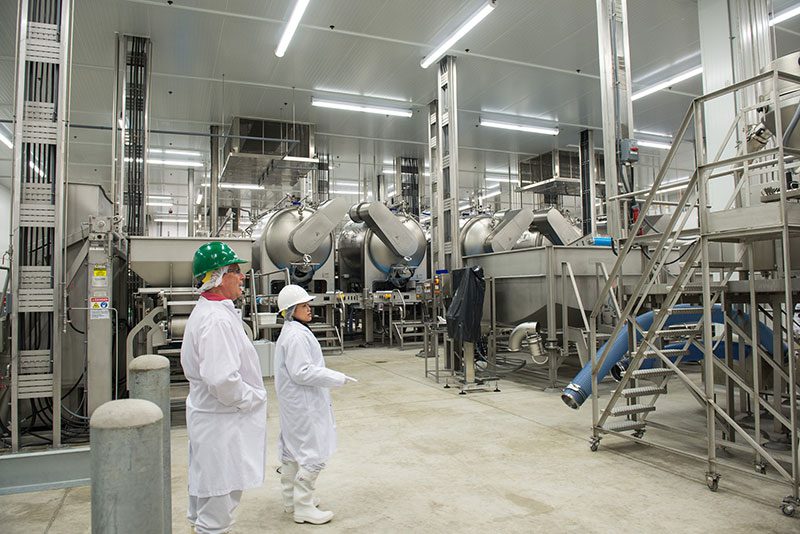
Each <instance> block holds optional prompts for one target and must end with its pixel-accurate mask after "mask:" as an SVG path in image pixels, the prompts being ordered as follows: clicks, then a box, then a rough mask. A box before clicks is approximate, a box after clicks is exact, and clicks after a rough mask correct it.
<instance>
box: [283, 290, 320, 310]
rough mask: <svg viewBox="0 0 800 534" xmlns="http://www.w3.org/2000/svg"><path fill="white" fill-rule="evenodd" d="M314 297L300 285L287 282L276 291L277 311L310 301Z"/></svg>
mask: <svg viewBox="0 0 800 534" xmlns="http://www.w3.org/2000/svg"><path fill="white" fill-rule="evenodd" d="M312 300H314V297H312V296H311V295H309V294H308V293H306V290H305V289H303V288H302V287H300V286H297V285H294V284H289V285H288V286H284V288H283V289H281V292H280V293H278V308H279V310H278V311H286V310H288V309H289V308H291V307H292V306H295V305H297V304H301V303H303V302H311V301H312Z"/></svg>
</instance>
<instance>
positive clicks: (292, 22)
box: [275, 0, 310, 57]
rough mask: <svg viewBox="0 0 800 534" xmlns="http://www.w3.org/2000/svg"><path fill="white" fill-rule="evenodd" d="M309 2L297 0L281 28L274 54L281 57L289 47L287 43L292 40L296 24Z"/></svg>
mask: <svg viewBox="0 0 800 534" xmlns="http://www.w3.org/2000/svg"><path fill="white" fill-rule="evenodd" d="M309 2H310V0H297V3H296V4H295V5H294V9H293V10H292V14H291V15H290V16H289V22H287V23H286V27H285V28H284V29H283V35H281V40H280V41H279V42H278V48H276V49H275V55H276V56H278V57H283V54H285V53H286V49H287V48H289V43H290V42H292V37H294V32H295V31H297V26H299V25H300V19H301V18H303V13H304V12H305V10H306V8H307V7H308V3H309Z"/></svg>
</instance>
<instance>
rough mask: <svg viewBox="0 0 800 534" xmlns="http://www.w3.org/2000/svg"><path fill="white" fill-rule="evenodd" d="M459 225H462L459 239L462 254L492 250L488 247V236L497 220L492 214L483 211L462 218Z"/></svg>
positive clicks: (471, 254) (469, 254)
mask: <svg viewBox="0 0 800 534" xmlns="http://www.w3.org/2000/svg"><path fill="white" fill-rule="evenodd" d="M459 226H461V236H460V239H459V241H460V244H461V255H462V256H474V255H475V254H484V253H486V252H491V250H488V249H487V247H486V238H487V237H489V234H491V233H492V230H494V226H495V220H494V218H493V217H492V216H491V215H487V214H485V213H481V214H478V215H473V216H472V217H470V218H469V219H461V220H460V221H459Z"/></svg>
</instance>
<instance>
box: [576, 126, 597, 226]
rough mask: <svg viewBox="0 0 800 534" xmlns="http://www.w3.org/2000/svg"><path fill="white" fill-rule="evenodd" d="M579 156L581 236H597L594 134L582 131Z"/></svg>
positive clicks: (590, 131)
mask: <svg viewBox="0 0 800 534" xmlns="http://www.w3.org/2000/svg"><path fill="white" fill-rule="evenodd" d="M580 136H581V137H580V144H579V151H578V153H579V156H580V164H581V208H582V209H581V219H582V220H583V223H582V226H583V235H591V236H595V235H597V222H596V221H595V219H596V218H597V213H596V212H597V205H596V202H597V189H596V185H597V172H596V170H595V168H594V160H595V151H594V132H593V131H592V130H583V131H581V134H580Z"/></svg>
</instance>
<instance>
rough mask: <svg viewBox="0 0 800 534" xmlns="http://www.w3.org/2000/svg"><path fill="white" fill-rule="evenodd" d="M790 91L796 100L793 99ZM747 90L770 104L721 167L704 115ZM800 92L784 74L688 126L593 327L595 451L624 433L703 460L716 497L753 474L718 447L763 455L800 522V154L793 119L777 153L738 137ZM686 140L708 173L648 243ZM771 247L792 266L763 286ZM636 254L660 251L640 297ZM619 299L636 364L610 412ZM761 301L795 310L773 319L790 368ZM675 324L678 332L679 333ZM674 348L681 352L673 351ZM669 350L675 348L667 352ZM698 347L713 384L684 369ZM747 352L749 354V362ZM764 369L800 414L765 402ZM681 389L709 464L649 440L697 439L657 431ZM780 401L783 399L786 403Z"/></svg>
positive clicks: (691, 117) (691, 118) (693, 110)
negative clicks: (726, 485)
mask: <svg viewBox="0 0 800 534" xmlns="http://www.w3.org/2000/svg"><path fill="white" fill-rule="evenodd" d="M787 86H789V87H790V89H791V90H790V91H787V90H786V88H787ZM779 88H780V90H779ZM745 91H755V92H757V93H758V94H762V95H764V96H763V97H762V98H761V100H760V102H759V104H758V106H760V107H757V106H755V105H754V106H751V107H746V106H743V107H742V109H741V110H740V111H739V112H738V115H737V117H736V119H735V121H734V123H733V124H732V125H731V126H730V129H729V130H728V133H727V137H726V140H725V142H723V144H722V146H721V147H720V148H719V151H718V152H717V153H716V155H715V156H714V157H708V149H709V147H708V146H707V145H706V139H707V136H706V134H705V129H706V128H707V127H711V126H712V125H707V124H706V123H705V121H704V118H703V116H704V106H705V105H706V104H707V103H708V102H710V101H713V100H715V99H717V98H720V97H729V96H730V94H731V93H737V96H738V93H739V92H745ZM798 91H800V78H798V77H797V76H793V75H790V74H786V73H783V72H779V71H775V70H773V71H769V72H766V73H764V74H761V75H759V76H756V77H754V78H751V79H749V80H746V81H744V82H741V83H738V84H735V85H733V86H731V87H728V88H726V89H723V90H720V91H717V92H714V93H711V94H708V95H705V96H703V97H700V98H698V99H696V100H695V101H694V103H693V104H692V106H691V107H690V109H689V110H688V111H687V113H686V115H685V117H684V118H683V121H682V122H681V126H680V128H679V129H678V132H677V134H676V136H675V140H674V141H673V144H672V148H671V149H670V150H669V152H668V154H667V156H666V158H665V161H664V163H663V166H662V168H661V170H660V171H659V173H658V175H657V176H656V178H655V181H654V184H653V186H652V189H651V190H650V192H649V194H648V195H647V198H646V200H645V202H644V205H643V206H642V208H641V211H640V216H639V218H638V220H637V221H636V222H635V224H634V225H633V227H632V228H631V230H630V232H629V234H628V235H629V236H631V237H629V238H628V239H626V240H624V242H623V243H624V244H622V246H621V249H620V251H619V254H618V258H617V261H616V264H615V265H614V267H613V269H612V270H611V273H610V274H609V276H608V280H607V283H606V285H605V287H604V288H603V290H602V291H601V293H600V295H599V297H598V299H597V301H596V302H597V304H596V305H595V308H594V309H593V310H592V313H591V316H590V318H589V322H590V332H589V351H590V358H591V361H592V421H593V425H592V436H591V438H590V447H591V449H592V451H596V450H598V446H599V443H600V440H601V438H602V437H603V436H605V435H613V436H616V437H622V438H625V439H630V440H634V441H636V442H639V443H645V444H648V445H653V446H656V447H658V448H660V449H666V450H669V451H670V452H675V453H679V454H683V455H686V456H689V457H693V458H696V459H701V460H703V461H704V462H706V464H707V469H706V481H707V484H708V487H709V488H710V489H711V490H712V491H716V490H717V488H718V483H719V478H720V475H719V473H718V467H719V466H720V465H724V466H725V467H726V468H728V467H729V468H733V469H738V470H740V471H747V472H750V471H749V470H746V469H743V468H742V467H741V466H739V465H736V464H735V463H732V462H727V461H723V460H721V459H719V458H718V457H717V449H718V448H719V447H723V446H724V447H727V448H730V449H732V450H737V451H743V452H745V453H747V454H749V455H752V458H753V463H754V466H755V469H756V472H758V473H763V472H764V471H765V470H766V466H767V465H769V466H771V467H772V468H774V470H775V472H777V474H778V475H779V477H780V478H781V479H782V482H784V483H786V484H787V485H788V486H789V487H790V488H791V490H792V494H791V495H790V496H788V497H786V499H784V501H783V502H782V510H783V512H784V513H785V514H786V515H793V514H794V512H795V510H796V508H797V506H800V500H798V496H799V495H798V491H799V489H800V465H799V463H798V446H799V444H798V436H800V432H799V431H798V412H797V404H798V396H800V387H798V386H797V383H798V382H797V374H796V369H795V366H796V363H795V359H794V357H793V355H794V349H793V339H792V336H791V330H792V329H791V324H789V325H785V323H786V322H787V319H786V317H787V316H788V318H789V319H788V322H790V321H791V315H792V311H793V310H794V302H795V301H796V300H797V296H798V294H800V287H798V285H797V284H796V281H795V280H793V279H792V277H791V276H790V274H791V271H792V265H791V255H790V243H791V239H792V238H796V236H798V235H800V204H798V203H796V202H792V201H789V200H788V197H787V183H786V182H787V180H786V179H785V178H784V177H785V176H787V174H786V171H787V167H788V166H797V160H796V159H794V157H796V156H799V155H800V151H799V150H797V149H795V148H791V147H788V146H784V130H783V128H782V126H781V122H780V116H781V113H774V116H775V119H774V120H775V127H774V130H775V132H776V133H777V135H775V136H774V137H773V138H772V140H771V141H770V144H769V145H767V146H764V147H758V148H756V149H755V150H754V149H753V146H752V145H750V144H748V143H746V142H738V143H737V142H736V138H735V137H734V136H735V135H736V132H744V131H746V130H747V128H746V127H747V125H748V122H750V121H752V120H753V117H754V116H755V115H757V114H758V113H763V112H764V110H770V109H772V110H776V109H777V110H780V109H782V107H785V106H791V107H792V110H794V108H795V107H797V106H798V104H797V103H796V102H794V103H787V102H788V100H786V99H787V95H791V94H794V95H795V96H796V95H797V92H798ZM767 113H768V111H767ZM714 126H716V125H714ZM789 133H791V132H789ZM785 137H786V138H788V137H789V136H788V135H786V136H785ZM684 141H687V142H691V143H693V144H694V145H695V154H696V163H697V167H696V170H695V172H694V173H693V174H692V176H691V177H690V178H689V179H688V182H687V183H686V189H685V191H684V192H683V193H682V194H681V196H680V200H679V201H678V202H677V204H675V207H674V211H673V213H672V215H671V216H670V219H669V222H668V223H667V225H666V227H665V229H664V230H663V231H662V232H661V233H657V234H645V235H641V234H642V232H641V230H642V229H643V223H644V221H645V216H646V215H647V214H648V213H650V212H651V209H652V208H653V206H654V205H656V204H658V203H657V200H658V198H660V195H662V194H663V192H662V191H661V190H662V188H663V187H664V183H663V182H664V177H665V175H666V174H667V171H668V170H669V169H670V167H671V166H672V164H673V161H674V160H675V157H676V154H677V152H678V148H679V145H680V144H681V142H684ZM728 143H731V144H734V145H735V146H736V147H737V151H736V154H735V155H734V156H726V157H723V156H722V154H723V149H724V148H725V146H726V145H727V144H728ZM723 176H732V179H733V183H734V184H735V187H734V191H733V194H732V195H731V197H730V199H728V202H727V205H726V208H725V209H724V210H718V211H712V209H711V206H710V204H711V202H710V198H709V183H710V182H712V181H713V180H715V179H717V178H720V177H723ZM773 183H774V184H775V187H774V189H775V191H774V192H773V194H772V196H771V198H769V200H763V197H762V199H761V200H760V201H759V200H758V191H759V190H760V189H761V188H764V187H765V185H772V184H773ZM668 185H669V184H668ZM751 188H754V189H755V190H756V195H755V199H756V200H753V198H754V197H753V195H752V194H750V189H751ZM745 193H747V194H745ZM621 196H624V195H621ZM775 203H777V204H778V205H779V206H780V208H779V209H775V208H774V207H773V205H774V204H775ZM693 214H696V223H695V224H696V226H697V227H696V228H693V229H691V228H689V224H687V223H688V222H689V221H690V219H692V215H693ZM689 240H691V241H689ZM767 240H770V242H775V243H780V248H781V250H782V252H781V254H780V257H778V253H777V252H776V253H775V255H776V263H777V264H778V265H777V267H776V268H775V269H774V271H773V272H771V273H770V275H769V276H763V275H759V273H758V272H757V271H756V270H755V269H754V267H753V266H754V261H755V252H754V241H767ZM715 242H723V243H735V244H736V245H735V247H736V251H737V252H736V254H735V255H736V258H735V260H734V261H727V262H718V261H716V262H715V261H712V257H711V254H710V250H709V245H710V243H715ZM731 246H732V245H731ZM635 247H636V248H642V249H643V250H644V251H645V252H649V256H648V257H649V260H648V262H647V264H646V266H645V268H644V269H643V274H642V276H641V278H640V279H639V281H638V282H637V283H636V284H635V285H634V286H633V287H632V288H626V287H623V281H622V277H621V267H622V265H623V262H624V261H625V258H626V256H627V255H628V254H629V253H630V252H631V251H632V250H633V249H634V248H635ZM775 248H777V247H775ZM679 251H681V252H680V255H679V256H678V258H679V259H680V260H682V263H678V265H680V269H679V270H678V271H677V273H674V272H670V271H669V268H668V267H669V265H670V263H675V262H676V259H675V257H676V255H678V253H679ZM794 267H795V268H797V266H794ZM787 273H789V274H788V275H787ZM733 286H736V287H735V288H734V287H733ZM776 295H777V296H776ZM614 296H616V298H617V299H618V300H619V302H621V303H623V302H624V307H622V309H621V310H620V311H619V317H618V321H617V324H616V326H615V327H614V329H613V331H612V332H611V335H610V339H612V340H613V339H616V338H617V336H618V335H620V334H621V333H622V334H624V332H623V331H624V329H625V327H626V326H627V329H628V349H629V350H628V355H629V364H628V367H627V369H626V370H625V372H624V374H623V375H622V377H621V379H620V381H619V383H618V384H617V386H616V387H615V388H614V389H613V391H612V392H611V394H610V397H609V398H608V399H607V400H604V404H605V407H604V408H603V409H602V410H601V407H600V399H599V396H598V389H597V388H598V382H599V381H600V380H601V379H602V377H600V376H598V375H599V370H600V369H601V367H602V366H603V364H604V363H605V361H606V358H607V357H608V356H609V354H608V353H609V352H610V351H608V350H607V351H604V353H603V354H598V352H599V350H598V348H597V347H598V336H599V333H598V328H597V323H598V317H599V315H600V313H601V311H602V306H603V304H604V303H605V302H607V298H609V297H614ZM761 302H769V303H770V304H771V305H772V306H777V307H778V308H781V309H782V310H783V311H784V312H788V313H785V315H784V316H782V315H781V313H776V314H775V315H776V316H777V317H776V318H774V319H773V318H771V317H770V318H769V319H770V320H773V330H774V332H776V336H775V338H774V339H776V344H775V347H777V348H780V347H781V346H782V345H781V344H783V346H786V347H787V352H786V353H784V354H785V358H778V357H773V355H770V354H767V353H766V352H765V350H764V349H763V348H762V347H761V345H760V343H759V342H760V341H761V340H760V339H759V337H758V326H759V325H758V321H759V320H760V319H761V318H762V317H765V316H764V314H763V313H762V312H759V303H761ZM734 303H736V304H734ZM734 306H738V308H735V309H737V310H740V311H741V310H743V309H745V308H746V309H748V310H749V316H750V325H749V331H747V328H744V327H742V326H741V325H740V324H738V323H737V322H736V321H735V320H734V318H733V316H732V310H734ZM646 311H652V312H653V314H654V315H653V320H652V324H650V326H649V327H647V328H646V329H644V328H642V327H641V325H640V324H639V323H638V322H637V317H639V315H640V314H641V313H643V312H646ZM712 311H715V312H716V314H717V317H719V316H720V315H719V314H720V312H721V313H722V316H723V317H724V321H723V324H722V325H721V328H718V329H717V332H718V336H717V338H716V339H715V338H714V335H713V334H714V331H713V330H712V322H713V321H712ZM682 314H694V316H693V319H694V320H691V321H689V320H687V321H686V322H684V323H681V320H680V317H674V316H680V315H682ZM698 316H699V317H701V319H700V320H699V321H697V320H696V318H697V317H698ZM765 320H766V319H765ZM782 321H783V323H782ZM670 325H675V327H674V328H671V327H669V326H670ZM786 326H788V328H787V327H786ZM787 332H788V334H787ZM777 333H780V335H779V336H778V334H777ZM733 335H736V336H738V339H739V343H740V344H742V343H744V344H746V345H747V346H749V348H750V360H751V363H752V369H753V377H751V378H749V379H748V378H746V377H745V376H742V370H743V369H745V364H737V365H736V366H734V364H733V357H732V354H731V351H732V348H731V345H732V344H733V343H732V339H733ZM723 338H724V339H725V340H726V342H727V343H726V347H725V350H726V355H725V358H718V357H716V356H714V352H713V351H714V343H715V342H717V341H719V340H721V339H723ZM667 340H669V343H666V341H667ZM753 340H757V341H756V342H754V341H753ZM667 345H669V347H670V348H664V347H665V346H667ZM676 345H678V347H677V348H676ZM691 345H695V346H696V347H698V348H700V349H701V350H702V351H703V355H704V358H703V362H702V365H703V370H704V374H703V377H702V383H701V384H698V383H697V380H696V378H695V379H693V378H691V377H689V376H687V374H686V372H684V370H683V369H681V363H682V361H683V359H684V358H685V357H686V355H687V354H688V353H689V348H690V346H691ZM609 346H610V344H609ZM740 350H741V348H740ZM741 354H744V353H743V352H740V355H741ZM647 360H651V361H652V360H655V361H656V364H657V366H656V367H653V368H642V365H643V363H644V362H645V361H647ZM762 368H769V369H770V370H771V371H772V372H774V373H775V374H776V376H778V377H779V380H782V382H778V384H781V387H782V388H784V391H786V395H785V396H783V397H784V398H787V399H788V403H789V415H785V411H784V410H782V407H781V405H780V401H778V403H777V404H776V403H775V402H774V401H773V402H770V401H769V400H768V399H767V398H766V397H765V396H764V395H762V394H761V392H760V389H759V388H760V387H761V384H760V382H761V379H760V373H761V369H762ZM715 371H716V372H717V375H718V376H722V377H723V379H724V381H725V393H726V394H725V399H724V400H718V399H717V395H716V393H717V392H716V391H715V380H714V376H715ZM678 384H680V385H682V386H684V387H685V388H686V389H687V390H688V391H689V392H690V393H691V395H692V396H693V397H694V398H695V399H696V400H697V401H698V402H699V403H700V405H701V406H703V408H704V409H705V413H706V425H705V426H706V429H705V430H706V431H705V443H704V444H701V445H699V446H700V447H703V446H705V448H706V451H705V454H704V455H701V454H699V453H698V452H697V451H696V446H697V444H695V448H694V449H693V448H692V445H690V444H688V443H687V447H686V448H685V449H683V448H676V447H668V446H665V445H663V443H658V442H656V441H653V440H648V439H645V438H644V435H645V431H646V430H647V429H648V427H653V428H658V429H663V430H674V431H676V432H678V433H679V434H684V435H685V434H686V430H685V429H681V428H674V427H667V426H666V425H663V424H659V423H655V422H653V421H651V418H652V416H653V414H654V413H656V412H657V403H658V400H659V398H661V397H662V396H663V395H666V394H667V393H668V392H669V391H672V390H674V388H673V385H678ZM736 393H738V394H739V395H740V397H741V398H744V397H746V398H747V399H749V400H748V402H749V403H750V404H749V405H750V406H753V407H754V414H753V415H754V417H755V420H756V423H755V428H754V429H752V430H751V429H748V428H745V427H743V426H742V425H741V424H740V422H739V421H738V420H737V419H736V417H735V415H736V414H735V406H734V405H735V403H734V396H735V394H736ZM774 396H778V397H782V395H780V394H777V393H776V394H775V395H774ZM761 409H763V410H766V411H767V412H769V413H770V415H772V416H773V417H774V418H775V421H777V423H775V425H776V426H778V427H780V428H779V431H780V433H781V435H786V436H788V442H789V444H790V452H789V454H778V453H776V452H775V451H773V450H768V449H766V448H765V447H764V444H765V443H764V438H762V433H761V428H760V419H759V418H760V412H761Z"/></svg>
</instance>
